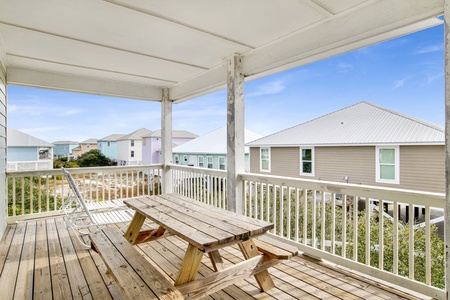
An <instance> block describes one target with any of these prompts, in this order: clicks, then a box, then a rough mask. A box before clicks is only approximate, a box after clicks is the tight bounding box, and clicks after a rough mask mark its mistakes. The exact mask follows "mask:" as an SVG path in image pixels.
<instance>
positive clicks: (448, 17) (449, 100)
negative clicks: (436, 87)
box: [444, 0, 450, 300]
mask: <svg viewBox="0 0 450 300" xmlns="http://www.w3.org/2000/svg"><path fill="white" fill-rule="evenodd" d="M449 1H450V0H445V3H444V61H445V65H444V73H445V84H444V85H445V216H444V219H445V226H444V228H445V236H444V242H445V291H446V294H447V296H446V298H447V300H450V293H449V289H450V145H449V143H450V49H449V47H450V31H449V29H450V27H449V25H450V7H449Z"/></svg>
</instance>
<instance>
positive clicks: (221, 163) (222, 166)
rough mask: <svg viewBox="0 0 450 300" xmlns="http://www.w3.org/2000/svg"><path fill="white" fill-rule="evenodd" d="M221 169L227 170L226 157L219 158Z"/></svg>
mask: <svg viewBox="0 0 450 300" xmlns="http://www.w3.org/2000/svg"><path fill="white" fill-rule="evenodd" d="M219 169H220V170H226V166H225V157H219Z"/></svg>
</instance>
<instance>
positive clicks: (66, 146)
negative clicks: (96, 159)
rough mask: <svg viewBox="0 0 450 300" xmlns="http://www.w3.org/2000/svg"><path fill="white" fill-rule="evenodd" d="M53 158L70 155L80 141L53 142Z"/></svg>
mask: <svg viewBox="0 0 450 300" xmlns="http://www.w3.org/2000/svg"><path fill="white" fill-rule="evenodd" d="M53 145H54V148H53V158H63V157H69V156H70V155H71V154H72V150H73V148H76V147H78V145H79V143H78V142H74V141H57V142H53Z"/></svg>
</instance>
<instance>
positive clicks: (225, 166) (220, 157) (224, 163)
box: [218, 156, 227, 170]
mask: <svg viewBox="0 0 450 300" xmlns="http://www.w3.org/2000/svg"><path fill="white" fill-rule="evenodd" d="M220 159H223V166H224V169H221V168H220ZM218 163H219V170H226V169H227V158H226V157H225V156H219V158H218Z"/></svg>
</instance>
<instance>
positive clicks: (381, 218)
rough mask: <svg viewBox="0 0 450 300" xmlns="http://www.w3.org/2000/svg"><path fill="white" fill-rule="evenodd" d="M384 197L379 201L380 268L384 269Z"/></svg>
mask: <svg viewBox="0 0 450 300" xmlns="http://www.w3.org/2000/svg"><path fill="white" fill-rule="evenodd" d="M383 212H384V210H383V199H379V201H378V268H379V269H380V270H383V269H384V214H383Z"/></svg>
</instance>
